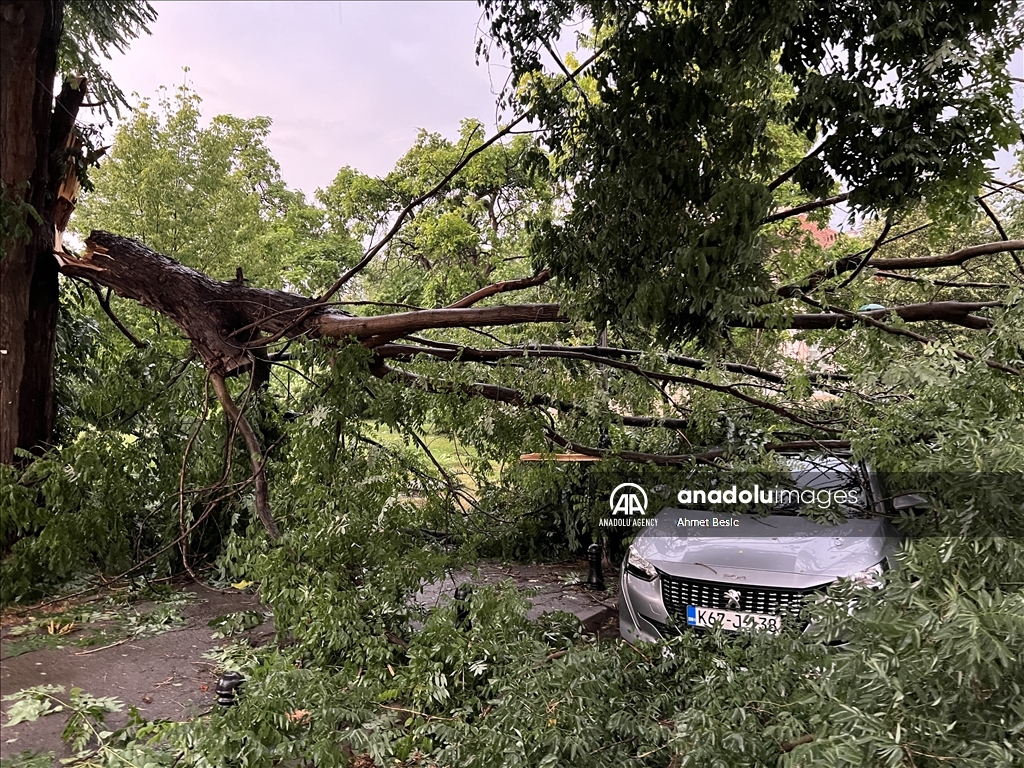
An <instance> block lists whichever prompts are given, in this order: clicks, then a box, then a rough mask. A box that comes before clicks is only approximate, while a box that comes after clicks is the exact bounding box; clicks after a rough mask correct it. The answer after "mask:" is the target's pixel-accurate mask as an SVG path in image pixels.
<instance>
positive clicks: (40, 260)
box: [0, 0, 64, 464]
mask: <svg viewBox="0 0 1024 768" xmlns="http://www.w3.org/2000/svg"><path fill="white" fill-rule="evenodd" d="M63 18H64V4H63V3H62V2H52V1H50V0H46V1H45V2H44V1H43V0H33V1H32V2H27V1H26V2H12V1H11V0H3V2H2V3H0V125H2V127H3V130H2V134H0V173H2V179H3V190H2V191H3V196H4V208H5V215H6V214H7V211H8V210H11V209H10V207H9V206H12V205H15V204H17V203H19V202H24V203H27V204H28V205H31V206H32V208H34V209H35V211H36V212H38V214H39V220H37V219H35V218H34V217H32V216H30V215H28V214H27V213H23V214H22V215H21V216H19V218H20V219H21V221H23V222H24V224H25V225H26V228H27V233H28V238H27V241H26V238H24V237H20V236H17V235H19V234H21V233H18V232H16V231H11V230H12V229H13V227H11V228H8V229H7V231H4V232H3V240H4V243H3V248H4V254H3V259H2V261H0V305H2V306H0V462H3V463H5V464H11V463H13V462H14V460H15V448H23V449H25V450H32V451H38V450H40V449H42V448H45V446H46V445H47V444H48V443H49V442H50V439H51V435H52V432H53V414H54V405H53V368H54V352H55V345H56V332H57V309H58V279H57V278H58V270H57V263H56V261H55V259H54V258H53V255H52V254H53V233H54V227H53V215H52V210H51V207H52V199H53V198H52V189H51V184H50V175H51V168H50V165H51V150H52V143H51V122H52V116H53V91H52V85H53V82H54V78H55V76H56V71H57V46H58V44H59V42H60V36H61V31H62V27H63Z"/></svg>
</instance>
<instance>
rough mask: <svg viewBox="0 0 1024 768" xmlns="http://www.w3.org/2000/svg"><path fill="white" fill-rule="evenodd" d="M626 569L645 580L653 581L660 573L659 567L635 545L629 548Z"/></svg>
mask: <svg viewBox="0 0 1024 768" xmlns="http://www.w3.org/2000/svg"><path fill="white" fill-rule="evenodd" d="M626 570H627V571H628V572H629V573H631V574H632V575H633V576H636V577H637V578H638V579H643V580H644V581H653V580H654V578H655V577H656V576H657V575H658V569H657V568H655V567H654V566H653V565H651V564H650V563H649V562H647V560H646V558H644V557H643V556H642V555H640V553H639V552H637V551H636V550H635V549H633V547H630V548H629V554H628V555H627V556H626Z"/></svg>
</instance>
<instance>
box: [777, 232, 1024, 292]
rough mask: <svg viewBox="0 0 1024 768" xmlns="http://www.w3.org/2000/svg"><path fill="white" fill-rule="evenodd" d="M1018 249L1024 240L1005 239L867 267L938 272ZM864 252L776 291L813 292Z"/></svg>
mask: <svg viewBox="0 0 1024 768" xmlns="http://www.w3.org/2000/svg"><path fill="white" fill-rule="evenodd" d="M1019 250H1024V240H1004V241H1001V242H993V243H984V244H982V245H972V246H971V247H969V248H961V249H960V250H958V251H953V252H952V253H946V254H942V255H940V256H916V257H911V258H901V259H880V258H871V259H870V260H869V261H868V262H867V263H866V264H865V266H867V267H871V268H873V269H886V270H903V269H938V268H940V267H955V266H959V265H960V264H963V263H964V262H966V261H969V260H971V259H976V258H978V257H979V256H990V255H992V254H996V253H1007V252H1010V251H1019ZM865 253H866V251H859V252H857V253H854V254H851V255H849V256H844V257H843V258H841V259H839V260H837V261H835V262H833V263H832V264H829V265H828V266H825V267H822V268H821V269H818V270H815V271H814V272H811V273H810V274H809V275H807V276H806V277H804V278H803V279H802V280H800V281H799V282H797V283H792V284H790V285H784V286H781V287H780V288H779V289H778V290H777V291H776V294H777V295H778V296H780V297H782V298H786V299H792V298H797V297H798V296H800V295H803V294H805V293H807V292H810V291H813V290H814V289H815V288H817V287H818V286H819V285H821V284H822V283H823V282H825V281H826V280H829V279H831V278H833V277H836V276H838V275H841V274H843V273H844V272H849V271H851V270H854V269H856V268H857V266H858V265H859V264H861V263H862V262H863V259H862V257H863V256H864V254H865Z"/></svg>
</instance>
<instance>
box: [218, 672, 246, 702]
mask: <svg viewBox="0 0 1024 768" xmlns="http://www.w3.org/2000/svg"><path fill="white" fill-rule="evenodd" d="M244 682H245V678H244V677H242V673H241V672H225V673H224V674H223V675H221V676H220V680H218V681H217V688H216V689H215V692H216V694H217V703H218V704H220V705H221V706H222V707H230V706H232V705H234V704H237V703H238V701H237V698H238V694H239V692H240V691H241V688H242V684H243V683H244Z"/></svg>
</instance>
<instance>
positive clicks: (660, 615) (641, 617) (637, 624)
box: [619, 563, 827, 643]
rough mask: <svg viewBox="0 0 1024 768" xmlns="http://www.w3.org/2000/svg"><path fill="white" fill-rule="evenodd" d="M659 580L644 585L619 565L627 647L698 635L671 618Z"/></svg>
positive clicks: (806, 628) (623, 634) (622, 630)
mask: <svg viewBox="0 0 1024 768" xmlns="http://www.w3.org/2000/svg"><path fill="white" fill-rule="evenodd" d="M662 578H663V577H662V576H657V577H655V578H654V579H653V580H651V581H645V580H643V579H640V578H638V577H636V576H633V575H632V574H630V573H629V571H628V569H627V568H626V566H625V563H623V568H622V575H621V576H620V584H619V634H620V635H621V637H622V638H623V639H625V640H628V641H629V642H631V643H634V642H641V641H642V642H648V643H654V642H658V641H660V640H662V639H665V638H669V637H673V636H676V635H678V634H680V633H681V632H684V631H688V630H689V631H702V628H698V627H688V626H687V624H686V623H685V620H683V621H680V620H679V618H678V617H679V612H678V611H677V612H676V613H674V614H673V613H672V612H670V611H669V609H668V608H667V607H666V605H665V599H664V597H663V586H662ZM710 583H711V582H709V584H710ZM749 586H752V585H749ZM826 586H827V585H820V586H819V587H816V588H814V591H818V590H824V589H825V587H826ZM755 589H756V587H755ZM770 589H772V588H771V587H765V588H764V590H770ZM802 591H803V590H802ZM806 591H807V592H810V590H806ZM803 629H804V631H805V632H806V631H810V630H813V626H812V625H808V624H804V625H803ZM727 631H728V630H727Z"/></svg>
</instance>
